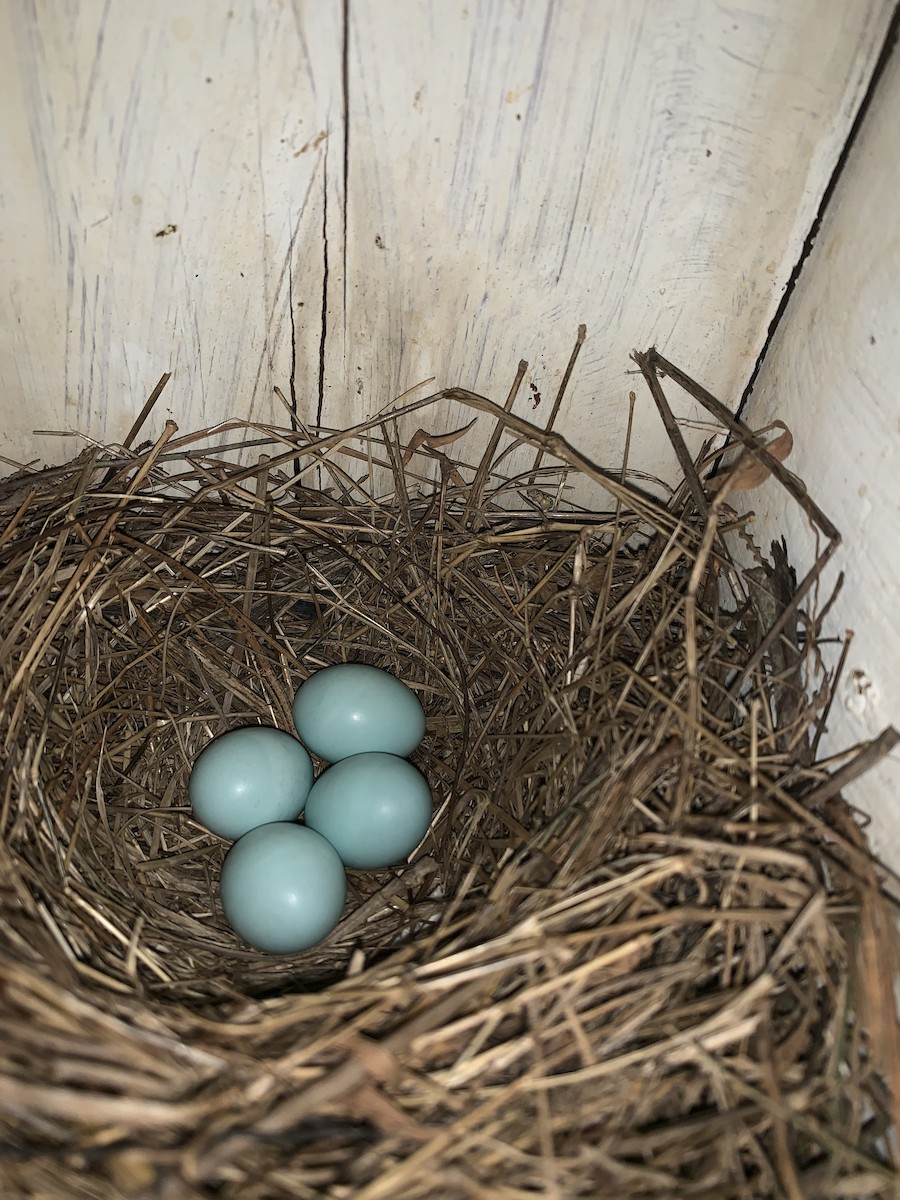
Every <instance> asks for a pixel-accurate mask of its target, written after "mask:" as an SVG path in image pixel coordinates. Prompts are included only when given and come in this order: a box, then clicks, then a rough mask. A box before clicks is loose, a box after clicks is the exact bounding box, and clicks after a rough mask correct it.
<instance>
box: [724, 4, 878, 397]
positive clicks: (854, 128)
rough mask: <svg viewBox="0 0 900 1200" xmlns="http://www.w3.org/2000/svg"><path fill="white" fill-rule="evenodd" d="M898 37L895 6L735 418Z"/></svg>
mask: <svg viewBox="0 0 900 1200" xmlns="http://www.w3.org/2000/svg"><path fill="white" fill-rule="evenodd" d="M898 37H900V4H897V5H896V6H895V8H894V13H893V16H892V17H891V22H890V25H889V26H888V31H887V34H886V36H885V39H884V45H883V46H882V47H881V53H880V54H879V56H878V61H877V62H876V63H875V69H874V70H873V72H872V78H871V79H870V80H869V86H868V87H867V88H866V93H865V95H864V96H863V98H862V101H861V103H860V106H859V109H858V110H857V113H856V116H855V117H854V119H853V124H852V125H851V126H850V132H849V133H848V135H847V140H846V142H845V143H844V146H843V148H842V150H841V153H840V155H839V156H838V159H837V162H836V163H835V165H834V170H833V171H832V172H831V177H830V179H829V180H828V183H827V185H826V187H825V190H824V192H823V193H822V199H821V201H820V202H819V208H818V211H817V213H816V215H815V218H814V220H813V223H812V225H811V226H810V230H809V233H808V234H807V236H806V241H805V242H804V243H803V249H802V250H801V251H800V256H799V257H798V259H797V262H796V263H795V265H794V269H793V271H792V272H791V276H790V278H789V279H788V282H787V286H786V287H785V289H784V295H783V296H782V297H781V303H780V304H779V305H778V309H777V310H776V312H775V315H774V317H773V318H772V320H771V322H770V324H769V328H768V331H767V332H766V340H765V341H764V342H763V346H762V349H761V350H760V352H759V355H758V356H757V359H756V364H755V365H754V367H753V370H752V372H751V373H750V378H749V379H748V380H747V386H746V387H745V388H744V391H743V394H742V396H741V400H740V403H739V404H738V408H737V414H736V415H737V416H738V417H740V416H741V415H742V414H743V412H744V409H745V407H746V405H747V401H748V400H749V399H750V395H751V393H752V391H753V387H754V385H755V383H756V379H757V376H758V375H759V372H760V370H761V369H762V365H763V363H764V362H765V360H766V356H767V354H768V353H769V348H770V346H771V344H772V340H773V338H774V337H775V333H776V331H777V329H778V326H779V325H780V324H781V321H782V318H783V317H784V314H785V312H786V310H787V307H788V305H789V304H790V301H791V296H792V295H793V292H794V288H795V287H796V286H797V280H798V279H799V278H800V272H801V271H802V270H803V267H804V265H805V263H806V260H807V258H808V257H809V253H810V251H811V250H812V248H813V245H814V243H815V240H816V238H817V237H818V234H819V230H820V228H821V226H822V221H823V219H824V217H825V213H826V212H827V210H828V206H829V204H830V203H831V199H832V197H833V195H834V191H835V188H836V187H837V185H838V181H839V180H840V178H841V176H842V175H843V173H844V168H845V167H846V166H847V160H848V159H849V157H850V154H851V153H852V151H853V147H854V145H855V143H856V139H857V138H858V137H859V133H860V130H861V129H862V126H863V122H864V121H865V119H866V115H867V113H868V111H869V109H870V107H871V105H872V101H873V99H874V97H875V94H876V92H877V91H878V87H879V84H880V83H881V79H882V76H883V75H884V72H885V70H886V69H887V65H888V63H889V62H890V60H891V55H892V54H893V52H894V49H895V48H896V45H897V40H898Z"/></svg>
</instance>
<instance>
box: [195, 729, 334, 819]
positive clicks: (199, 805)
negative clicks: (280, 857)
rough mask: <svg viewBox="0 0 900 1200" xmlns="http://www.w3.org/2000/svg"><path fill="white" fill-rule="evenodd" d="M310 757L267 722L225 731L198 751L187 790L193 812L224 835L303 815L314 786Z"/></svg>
mask: <svg viewBox="0 0 900 1200" xmlns="http://www.w3.org/2000/svg"><path fill="white" fill-rule="evenodd" d="M312 781H313V767H312V762H311V760H310V757H309V755H308V754H307V753H306V751H305V750H304V748H303V747H302V746H301V745H300V743H299V742H298V741H297V739H296V738H295V737H292V736H291V734H289V733H285V731H284V730H283V729H272V728H270V727H269V726H265V725H253V726H248V727H247V728H245V729H232V730H231V731H230V732H229V733H223V734H222V735H221V737H217V738H216V739H215V741H213V742H210V743H209V745H208V746H206V747H205V749H204V750H203V751H202V752H201V753H200V754H199V755H198V757H197V759H196V761H195V762H194V768H193V770H192V771H191V778H190V782H189V784H188V794H189V797H190V801H191V807H192V809H193V810H194V816H195V817H196V818H197V820H198V821H199V822H200V823H201V824H202V825H205V826H206V828H207V829H209V830H211V831H212V832H213V833H217V834H218V835H219V836H220V837H224V838H231V839H232V840H233V839H235V838H239V837H242V836H243V835H244V834H245V833H248V832H249V831H250V830H251V829H255V828H256V827H257V826H258V825H268V824H270V823H271V822H272V821H293V820H295V819H296V818H297V817H299V815H300V813H301V812H302V811H303V806H304V804H305V803H306V797H307V796H308V794H309V789H310V788H311V787H312Z"/></svg>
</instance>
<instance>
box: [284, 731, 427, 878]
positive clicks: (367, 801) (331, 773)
mask: <svg viewBox="0 0 900 1200" xmlns="http://www.w3.org/2000/svg"><path fill="white" fill-rule="evenodd" d="M305 820H306V825H307V828H308V829H314V830H316V832H317V833H321V834H322V836H323V837H325V838H327V839H328V841H329V842H331V844H332V846H334V848H335V850H337V852H338V854H339V855H340V856H341V858H342V859H343V861H344V863H345V864H346V865H347V866H348V867H356V868H359V869H362V870H374V869H377V868H379V867H389V866H391V865H392V864H393V863H396V862H400V861H401V860H402V859H404V858H406V857H407V856H408V855H409V854H410V852H411V851H412V850H414V849H415V848H416V846H418V844H419V842H421V840H422V838H423V837H424V836H425V834H426V833H427V831H428V826H429V824H430V823H431V792H430V791H429V788H428V784H427V783H426V781H425V778H424V776H423V775H422V774H421V772H420V771H417V770H416V768H415V767H414V766H413V765H412V763H410V762H407V761H406V759H405V758H397V757H396V756H395V755H393V754H380V753H369V754H354V755H353V756H352V757H351V758H343V759H341V761H340V762H338V763H335V764H334V766H333V767H329V768H328V770H327V771H325V772H324V773H323V774H322V775H320V776H319V778H318V779H317V780H316V782H315V783H314V784H313V786H312V790H311V791H310V793H309V798H308V800H307V801H306V814H305Z"/></svg>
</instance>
